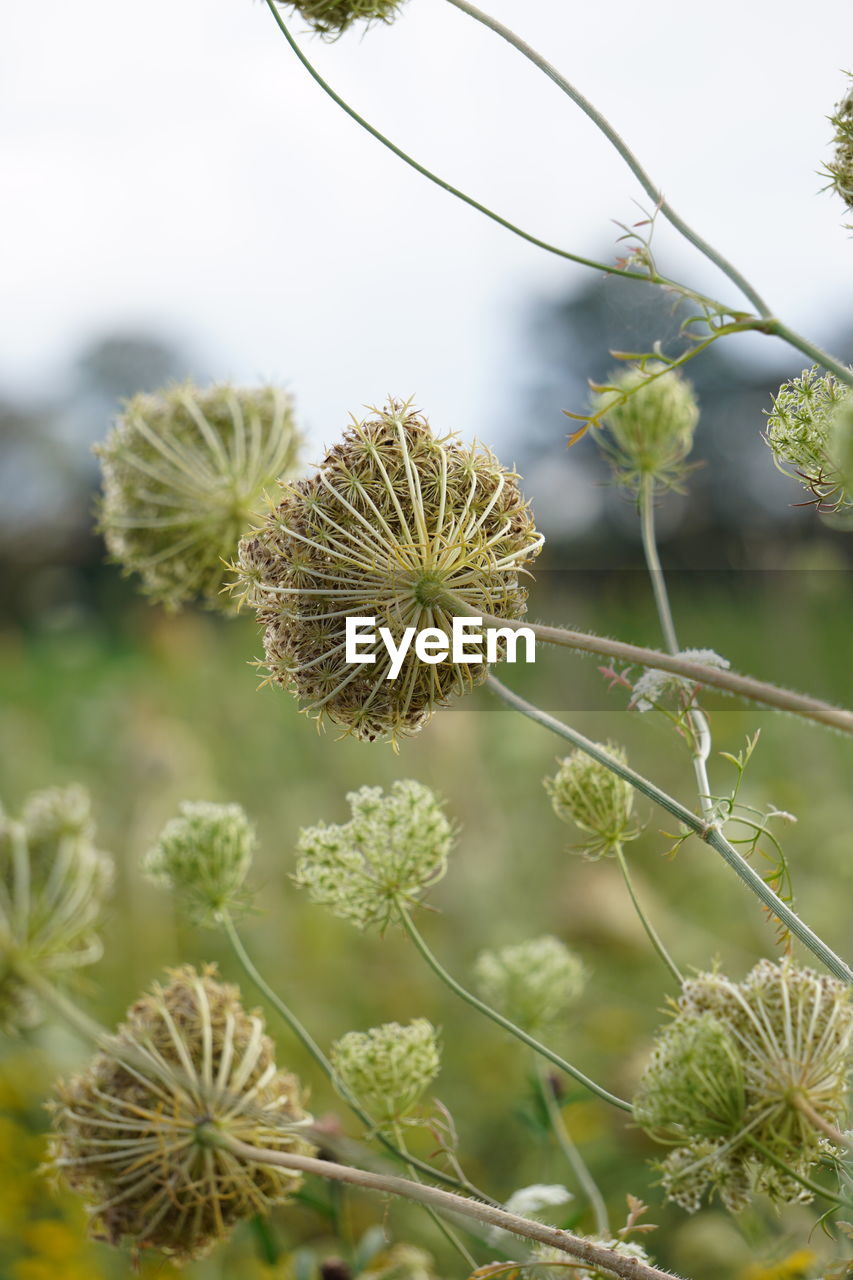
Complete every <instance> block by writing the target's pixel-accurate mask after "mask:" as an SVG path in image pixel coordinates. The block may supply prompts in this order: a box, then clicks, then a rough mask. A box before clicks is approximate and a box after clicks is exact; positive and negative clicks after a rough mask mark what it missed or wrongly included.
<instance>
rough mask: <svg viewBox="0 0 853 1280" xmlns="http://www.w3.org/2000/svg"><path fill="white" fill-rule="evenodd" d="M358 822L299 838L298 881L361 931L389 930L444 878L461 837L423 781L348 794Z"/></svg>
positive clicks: (309, 832) (320, 828)
mask: <svg viewBox="0 0 853 1280" xmlns="http://www.w3.org/2000/svg"><path fill="white" fill-rule="evenodd" d="M347 800H348V802H349V806H350V811H351V813H352V818H351V819H350V821H349V822H346V823H343V824H342V825H340V826H327V825H325V824H322V825H320V826H316V827H306V828H304V829H303V830H302V831H301V832H300V834H299V842H298V846H297V852H298V858H297V863H296V875H295V876H294V880H295V882H296V883H297V884H298V885H300V886H301V887H302V888H304V889H307V890H308V896H309V897H310V898H311V900H312V902H316V903H318V904H319V905H320V906H324V907H328V908H329V909H330V910H331V911H332V912H333V913H334V914H335V915H336V916H340V917H341V918H342V919H344V920H349V921H350V922H351V923H352V924H354V925H355V926H356V928H358V929H368V928H371V927H373V926H376V927H378V928H379V929H381V930H384V929H385V928H386V927H387V926H388V924H389V923H392V922H393V921H394V920H395V919H399V908H398V903H402V904H403V905H404V906H407V907H409V906H413V905H414V904H415V903H417V902H419V901H420V899H421V898H422V897H423V895H424V894H425V893H426V891H427V889H429V887H430V886H431V885H433V884H435V883H436V882H437V881H438V880H440V879H441V878H442V876H443V875H444V873H445V871H446V870H447V859H448V856H449V854H450V851H451V849H452V848H453V845H454V842H455V839H456V833H455V831H454V828H453V826H452V824H451V823H450V821H449V820H448V818H447V816H446V815H445V813H444V809H443V806H442V803H441V801H440V800H439V799H438V797H437V796H436V795H435V793H434V792H432V791H430V789H429V787H425V786H423V784H422V783H420V782H412V781H401V782H394V783H392V785H391V788H390V790H389V791H387V792H383V791H382V788H381V787H362V788H361V790H359V791H353V792H351V793H350V794H349V795H348V796H347Z"/></svg>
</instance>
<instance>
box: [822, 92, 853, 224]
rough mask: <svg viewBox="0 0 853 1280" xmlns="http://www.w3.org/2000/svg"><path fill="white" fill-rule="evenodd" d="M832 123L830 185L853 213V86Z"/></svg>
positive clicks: (838, 107) (832, 117)
mask: <svg viewBox="0 0 853 1280" xmlns="http://www.w3.org/2000/svg"><path fill="white" fill-rule="evenodd" d="M830 121H831V122H832V125H833V128H834V130H835V133H834V136H833V139H832V141H833V145H834V148H835V150H834V153H833V157H832V160H831V161H830V163H829V164H828V165H827V170H826V172H827V176H828V177H829V185H830V186H831V187H832V189H833V190H834V191H835V192H837V194H838V195H840V196H841V199H842V200H843V201H844V203H845V204H846V205H847V208H848V209H849V210H850V212H851V213H853V84H851V87H850V89H848V91H847V93H846V94H845V96H844V97H843V98H842V99H841V101H840V102H839V104H838V106H837V107H836V108H835V112H834V114H833V115H831V116H830ZM851 229H853V228H851Z"/></svg>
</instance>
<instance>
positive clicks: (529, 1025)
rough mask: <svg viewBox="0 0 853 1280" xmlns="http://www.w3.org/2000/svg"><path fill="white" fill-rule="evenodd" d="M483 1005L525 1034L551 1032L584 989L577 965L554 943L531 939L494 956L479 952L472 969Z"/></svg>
mask: <svg viewBox="0 0 853 1280" xmlns="http://www.w3.org/2000/svg"><path fill="white" fill-rule="evenodd" d="M474 979H475V982H476V985H477V990H478V991H479V993H480V995H481V997H482V998H483V1000H485V1001H486V1003H487V1004H490V1005H492V1006H493V1007H494V1008H496V1009H497V1010H498V1011H499V1012H500V1013H502V1014H504V1015H505V1016H506V1017H507V1018H509V1019H510V1020H511V1021H512V1022H515V1023H517V1025H518V1026H520V1027H522V1028H523V1029H524V1030H525V1031H530V1032H536V1033H541V1032H546V1031H550V1030H553V1029H556V1028H557V1027H558V1026H559V1025H560V1024H561V1023H562V1022H563V1021H564V1019H565V1017H566V1014H567V1012H568V1010H569V1008H570V1007H571V1006H572V1005H573V1004H574V1002H575V1001H576V1000H577V999H578V998H579V996H580V995H581V993H582V992H583V989H584V986H585V984H586V971H585V970H584V966H583V963H582V962H581V960H580V959H579V957H578V956H576V955H575V953H574V952H573V951H570V950H569V948H568V947H567V946H566V945H565V943H564V942H561V941H560V939H559V938H554V937H552V936H550V935H546V936H545V937H542V938H531V939H530V940H529V941H527V942H519V943H517V944H515V945H514V946H509V947H502V948H501V949H500V950H499V951H483V952H481V954H480V955H479V956H478V957H477V960H476V961H475V963H474Z"/></svg>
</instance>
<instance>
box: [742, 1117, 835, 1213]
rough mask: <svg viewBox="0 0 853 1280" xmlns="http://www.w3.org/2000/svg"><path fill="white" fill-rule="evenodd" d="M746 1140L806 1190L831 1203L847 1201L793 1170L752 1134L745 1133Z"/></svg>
mask: <svg viewBox="0 0 853 1280" xmlns="http://www.w3.org/2000/svg"><path fill="white" fill-rule="evenodd" d="M747 1141H748V1142H749V1144H750V1146H752V1147H755V1149H756V1151H760V1152H761V1154H762V1155H763V1156H764V1159H765V1160H769V1161H770V1163H771V1164H773V1165H775V1166H776V1168H777V1169H781V1170H782V1172H783V1173H786V1174H787V1175H788V1177H789V1178H793V1179H794V1181H795V1182H799V1184H800V1186H801V1187H805V1188H806V1190H807V1191H811V1192H812V1193H813V1194H814V1195H816V1196H822V1197H823V1199H824V1200H831V1201H832V1203H833V1204H838V1205H844V1204H847V1203H849V1202H848V1201H847V1200H845V1199H844V1198H843V1197H842V1196H837V1195H836V1194H835V1192H834V1191H830V1190H828V1188H826V1187H822V1186H821V1185H820V1183H819V1182H812V1180H811V1178H806V1177H805V1176H804V1175H803V1174H801V1173H797V1172H795V1170H794V1169H792V1168H791V1166H790V1165H788V1164H786V1163H785V1161H784V1160H780V1158H779V1156H777V1155H776V1153H775V1152H774V1151H771V1150H770V1148H769V1147H766V1146H765V1145H764V1143H763V1142H759V1140H758V1138H754V1137H753V1136H752V1134H748V1135H747Z"/></svg>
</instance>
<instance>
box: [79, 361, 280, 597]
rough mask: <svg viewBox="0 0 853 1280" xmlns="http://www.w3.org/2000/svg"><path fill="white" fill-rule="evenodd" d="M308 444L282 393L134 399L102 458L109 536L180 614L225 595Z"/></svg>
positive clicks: (220, 391)
mask: <svg viewBox="0 0 853 1280" xmlns="http://www.w3.org/2000/svg"><path fill="white" fill-rule="evenodd" d="M300 445H301V437H300V435H299V432H298V431H297V428H296V425H295V422H294V416H293V404H292V401H291V399H290V396H288V395H287V393H286V392H284V391H282V390H281V389H280V388H278V387H259V388H257V389H251V390H247V389H242V388H239V387H231V386H228V385H226V384H221V385H217V386H211V387H207V388H200V387H196V386H193V384H192V383H185V384H184V385H183V386H175V387H170V388H167V389H166V390H163V391H158V392H157V393H156V394H154V395H147V394H143V395H137V396H134V397H133V399H131V400H129V401H128V402H127V403H126V404H125V406H124V409H123V410H122V413H121V414H120V416H119V417H118V419H117V420H116V424H115V426H114V428H113V430H112V431H111V433H110V435H109V436H108V437H107V439H106V440H105V441H104V443H103V444H102V445H98V446H97V447H96V449H95V452H96V453H97V454H98V455H99V456H100V459H101V470H102V473H103V497H102V499H101V503H100V530H101V532H102V533H103V535H104V540H105V541H106V544H107V550H108V551H109V553H110V556H111V558H112V559H113V560H115V561H117V562H118V563H119V564H120V565H121V566H122V567H123V569H124V571H125V572H126V573H138V574H139V575H140V577H141V580H142V589H143V590H144V591H145V592H146V594H147V595H149V596H151V597H152V599H154V600H158V601H160V602H161V603H163V604H165V605H166V606H167V607H168V608H171V609H175V608H178V607H179V606H180V605H182V604H185V603H186V602H188V601H190V600H192V599H194V598H196V597H200V598H201V599H202V600H203V601H204V602H205V603H206V604H207V605H209V606H214V607H216V608H219V609H222V608H225V607H227V606H226V603H225V600H224V598H223V596H222V589H223V584H224V583H225V581H226V579H227V577H228V564H229V563H230V562H231V561H232V560H233V559H234V557H235V555H236V554H237V544H238V543H239V541H240V539H241V538H242V537H243V535H244V534H245V533H246V532H248V530H249V529H250V528H251V527H252V525H253V523H254V521H255V519H256V518H257V517H258V516H259V515H260V514H261V512H262V511H263V509H264V506H265V492H266V490H267V489H268V488H269V487H270V486H271V485H273V484H274V483H275V482H276V481H277V480H278V479H279V478H280V477H281V476H282V475H285V474H292V473H293V471H294V469H295V466H296V463H297V459H298V453H299V448H300Z"/></svg>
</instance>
